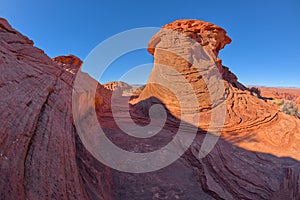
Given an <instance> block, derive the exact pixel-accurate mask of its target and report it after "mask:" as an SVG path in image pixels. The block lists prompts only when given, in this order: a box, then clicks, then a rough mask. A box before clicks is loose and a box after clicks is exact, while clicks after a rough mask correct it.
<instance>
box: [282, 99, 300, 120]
mask: <svg viewBox="0 0 300 200" xmlns="http://www.w3.org/2000/svg"><path fill="white" fill-rule="evenodd" d="M281 111H282V112H284V113H285V114H288V115H292V116H295V117H297V118H300V113H299V111H298V107H297V105H296V104H294V103H293V102H291V101H283V103H282V105H281Z"/></svg>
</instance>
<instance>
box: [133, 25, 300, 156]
mask: <svg viewBox="0 0 300 200" xmlns="http://www.w3.org/2000/svg"><path fill="white" fill-rule="evenodd" d="M230 41H231V39H230V38H229V37H228V36H227V35H226V32H225V30H223V29H222V28H220V27H218V26H216V25H214V24H211V23H208V22H203V21H200V20H178V21H175V22H172V23H170V24H168V25H165V26H164V27H163V28H162V30H161V31H160V32H159V33H157V34H156V35H155V36H154V37H153V38H152V39H151V41H150V42H149V48H148V50H149V52H150V53H152V54H153V55H154V67H153V70H152V72H151V74H150V78H149V83H148V84H147V85H146V87H145V89H144V90H143V91H142V92H141V95H140V96H139V98H137V99H135V100H134V101H132V103H134V104H136V105H137V107H139V106H142V107H143V106H145V101H144V100H145V99H148V98H150V97H152V96H154V97H156V98H157V99H159V100H160V101H162V102H163V104H165V105H166V107H167V108H168V109H169V110H170V112H171V113H172V114H173V115H174V116H176V117H178V118H180V115H181V113H180V111H182V110H185V109H187V110H188V108H186V107H185V108H182V107H180V105H179V103H178V100H177V99H176V96H175V95H174V93H173V92H172V91H169V90H167V89H166V88H165V87H162V86H161V85H159V84H153V83H152V82H155V81H153V79H154V80H155V79H160V80H161V79H165V80H166V81H164V82H163V84H166V85H167V87H171V86H172V85H176V84H177V85H176V88H178V90H180V92H181V94H183V92H184V91H182V90H184V89H182V88H185V87H186V83H183V82H179V81H178V77H179V76H184V78H185V79H187V80H188V83H189V84H190V85H191V86H192V88H193V90H192V91H188V92H190V93H189V94H184V95H187V97H188V98H191V97H190V96H192V95H196V96H197V99H198V103H199V110H191V111H187V112H194V113H198V112H199V111H200V122H199V127H200V128H202V129H204V130H207V129H208V128H209V125H210V123H211V115H212V110H213V108H214V107H217V106H218V104H219V103H221V102H226V119H225V123H224V125H223V129H222V136H223V137H224V138H226V139H227V140H230V141H234V142H235V144H236V145H239V146H240V147H243V148H246V149H249V150H252V151H260V152H265V153H270V154H273V155H276V156H288V157H292V158H296V159H300V154H299V152H298V149H299V148H300V146H299V145H298V144H296V143H294V141H295V140H294V138H299V136H298V133H299V131H300V130H299V127H300V126H299V125H300V124H299V123H300V121H299V120H297V119H294V118H290V117H289V116H286V115H285V114H283V113H281V112H279V111H278V110H277V109H276V108H274V107H273V106H272V105H270V104H268V103H266V102H265V101H263V100H262V99H259V98H257V97H255V96H252V95H251V94H250V91H248V90H247V89H246V87H245V86H243V85H242V84H240V83H238V82H237V78H236V76H235V75H233V74H232V73H231V72H230V71H229V70H228V68H227V67H224V66H222V64H221V59H219V58H218V52H219V50H220V49H222V48H224V46H225V45H226V44H228V43H230ZM199 45H201V47H203V48H199ZM199 51H201V52H199ZM206 61H210V62H213V63H214V64H215V66H216V67H211V66H212V65H211V64H210V63H209V64H207V63H205V62H206ZM168 67H169V68H173V69H175V70H176V71H177V72H179V73H177V74H175V75H174V74H171V73H170V72H168V71H166V69H167V68H168ZM216 69H217V70H219V74H221V77H220V76H219V74H218V73H217V72H215V70H216ZM164 72H165V73H164ZM199 72H200V73H199ZM174 77H175V78H174ZM221 79H223V80H221ZM218 82H221V84H220V83H219V84H218ZM216 85H218V87H217V88H216ZM219 86H222V87H224V88H221V87H219ZM176 92H177V91H176ZM191 93H194V94H191ZM214 93H217V95H215V94H214ZM166 94H167V95H166ZM213 95H215V96H214V97H213V98H212V96H213ZM213 101H214V102H213ZM139 102H143V103H142V104H141V103H140V105H138V104H139ZM193 103H194V102H192V104H193ZM148 104H149V103H148ZM150 105H151V103H150ZM194 124H195V125H197V124H196V123H194ZM278 147H279V148H278Z"/></svg>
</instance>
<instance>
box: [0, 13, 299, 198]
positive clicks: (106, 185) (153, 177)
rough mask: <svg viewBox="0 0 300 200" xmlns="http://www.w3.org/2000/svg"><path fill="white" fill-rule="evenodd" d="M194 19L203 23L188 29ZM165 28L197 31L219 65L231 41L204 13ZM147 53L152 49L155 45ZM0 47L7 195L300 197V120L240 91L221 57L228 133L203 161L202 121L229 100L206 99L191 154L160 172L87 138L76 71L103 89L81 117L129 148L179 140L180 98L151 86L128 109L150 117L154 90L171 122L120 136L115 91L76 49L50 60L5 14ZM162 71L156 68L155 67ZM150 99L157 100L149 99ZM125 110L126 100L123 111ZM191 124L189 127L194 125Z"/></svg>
mask: <svg viewBox="0 0 300 200" xmlns="http://www.w3.org/2000/svg"><path fill="white" fill-rule="evenodd" d="M192 24H196V25H195V27H198V28H195V29H191V27H193V26H192ZM197 24H198V25H197ZM166 27H176V29H177V28H180V27H182V29H183V30H186V29H188V30H190V29H191V30H190V31H191V33H189V34H190V35H192V36H193V35H196V36H197V35H198V36H199V37H200V36H201V38H202V39H201V41H202V42H200V43H199V44H200V45H203V46H204V50H205V51H206V53H207V55H208V56H209V58H210V59H209V60H210V61H211V59H212V61H214V62H216V63H220V61H219V59H218V58H217V53H218V51H219V50H220V49H221V48H223V47H224V45H225V44H226V43H228V42H229V41H230V39H229V38H228V37H227V36H226V35H225V31H224V30H222V29H220V28H218V27H217V26H215V25H212V24H209V23H205V22H201V21H198V20H192V21H191V20H181V21H180V24H179V21H177V22H173V23H171V24H170V25H167V26H166ZM201 27H203V28H201ZM196 29H200V30H196ZM199 33H200V34H199ZM159 34H160V33H159ZM211 34H212V37H210V35H211ZM171 36H172V35H171ZM198 36H197V37H198ZM166 37H167V36H166ZM150 44H151V42H150ZM196 45H198V44H196ZM151 48H152V47H151ZM151 48H150V49H151ZM149 51H150V52H151V51H152V52H154V50H153V49H152V50H149ZM0 52H1V53H0V55H1V59H0V97H1V100H0V110H1V112H0V134H1V137H0V171H1V173H0V197H1V199H120V200H121V199H122V200H124V199H125V200H126V199H128V200H129V199H130V200H132V199H149V200H150V199H191V200H194V199H299V198H300V188H299V186H300V171H299V169H300V165H299V160H300V157H299V144H300V143H299V137H300V136H299V135H298V133H299V121H300V120H298V121H297V119H295V118H293V117H291V116H287V115H284V114H282V113H279V112H278V111H277V110H276V109H274V108H273V107H272V106H271V105H269V104H267V103H265V102H264V101H263V100H261V99H258V98H256V97H254V96H252V95H251V94H250V92H248V91H247V90H243V86H242V85H241V84H239V83H238V82H237V79H235V78H234V77H235V76H233V75H232V77H231V78H225V77H226V76H227V75H228V73H229V72H224V71H226V70H227V69H226V68H224V67H223V68H221V67H222V66H220V64H217V66H218V70H220V71H221V74H222V77H223V79H225V80H223V79H222V81H223V82H224V86H225V92H224V94H225V96H224V97H225V98H226V110H227V112H226V113H227V118H226V121H225V126H224V128H223V132H222V138H221V139H220V140H218V142H217V144H216V146H215V147H214V149H213V150H212V151H211V152H210V153H209V154H208V156H206V157H205V158H203V159H199V158H198V154H197V153H198V150H199V148H200V147H201V144H202V141H203V139H204V137H205V136H206V134H207V133H206V131H205V128H206V126H207V123H208V122H207V121H205V120H206V119H207V118H208V117H205V116H206V115H207V116H209V115H210V112H211V109H213V108H214V107H213V106H214V105H215V106H217V105H218V103H220V102H221V103H222V101H217V102H211V101H205V102H204V104H202V105H203V107H202V108H204V107H205V106H207V107H206V109H199V110H200V111H201V113H202V115H203V116H204V117H203V118H204V120H203V122H202V123H200V125H199V127H200V128H199V127H197V128H199V130H198V132H197V135H196V138H195V140H194V143H193V144H192V145H191V146H190V148H189V149H188V150H187V151H186V152H185V153H184V155H183V156H181V157H180V158H179V159H178V160H177V161H176V162H174V163H173V164H171V165H170V166H168V167H166V168H163V169H161V170H158V171H155V172H150V173H144V174H134V173H125V172H119V171H116V170H114V169H112V168H110V167H108V166H105V165H103V164H102V163H100V162H99V161H97V160H96V159H95V158H94V157H93V156H92V155H91V154H90V152H89V151H87V150H86V148H85V146H84V145H83V144H82V142H81V138H80V135H79V134H78V133H79V132H78V130H77V127H75V125H74V116H73V115H72V89H73V83H74V80H75V74H76V73H77V75H78V73H79V74H81V75H79V76H82V77H83V78H82V80H84V81H83V82H81V83H82V84H83V85H81V86H82V87H81V88H89V87H93V86H95V85H96V88H97V89H96V94H91V93H88V92H89V91H88V90H87V91H84V90H80V91H77V94H78V99H77V100H78V101H79V102H80V109H81V110H82V111H84V112H82V113H81V114H82V115H80V116H79V118H82V119H90V120H87V121H88V122H90V123H92V124H94V123H98V121H99V123H100V124H101V125H103V127H104V130H105V133H106V135H107V136H108V137H109V138H110V139H111V140H112V141H113V142H114V143H115V144H116V145H118V146H120V147H122V148H123V149H126V150H128V151H131V152H145V151H153V150H156V149H157V148H159V147H161V146H163V145H165V144H167V143H168V142H169V141H170V140H172V137H173V136H174V134H176V131H177V129H178V126H179V123H180V116H178V117H179V118H178V117H176V113H177V112H178V108H177V107H176V106H177V105H176V102H175V103H173V102H172V103H170V102H168V101H169V100H168V98H167V97H164V96H162V95H161V94H162V91H160V88H157V87H156V86H155V87H152V86H151V87H149V86H146V88H145V89H143V91H142V93H141V96H140V97H138V98H137V99H139V100H141V101H143V100H144V101H145V102H146V103H142V104H140V102H136V104H137V105H139V106H136V105H133V106H131V107H130V108H131V109H132V110H131V112H132V116H133V117H134V120H135V122H136V123H138V124H141V125H145V124H147V123H149V116H147V114H146V113H147V112H148V110H147V108H148V107H149V106H151V103H152V102H153V99H154V97H156V98H155V102H156V103H161V104H165V105H166V108H167V109H170V110H169V112H167V113H168V117H167V123H166V125H165V126H164V127H163V129H162V130H161V131H160V132H159V134H158V135H156V136H155V137H153V138H147V139H137V138H134V137H131V136H128V135H126V133H123V132H122V130H120V129H119V128H118V126H117V124H116V123H115V118H114V117H115V116H112V115H111V108H110V96H111V91H109V90H107V89H105V88H104V87H103V86H102V85H100V84H99V83H97V82H96V81H95V80H93V79H91V78H90V77H89V76H88V75H87V74H84V73H82V72H81V71H80V70H78V66H79V65H80V64H79V63H80V62H79V61H78V60H77V59H76V58H74V57H73V56H72V57H71V58H70V57H69V56H67V57H59V58H55V59H54V60H52V59H50V58H49V57H48V56H46V55H45V54H44V53H43V51H42V50H40V49H38V48H36V47H34V46H33V42H32V41H31V40H29V39H28V38H27V37H25V36H23V35H21V34H20V33H18V32H17V31H15V30H14V29H13V28H12V27H11V26H10V25H9V24H8V23H7V21H6V20H4V19H0ZM161 53H163V54H162V55H166V54H165V52H161ZM188 55H189V54H188ZM156 56H158V60H157V57H156ZM168 56H170V57H166V59H165V60H164V59H163V58H160V55H159V52H156V50H155V52H154V57H155V65H156V63H161V62H163V63H165V64H169V62H170V63H171V61H170V60H169V59H170V58H175V60H177V58H176V57H174V55H168ZM192 58H193V57H192ZM193 59H194V58H193ZM178 60H180V58H179V59H178ZM74 61H75V62H74ZM78 64H79V65H78ZM170 65H171V66H174V67H177V69H178V70H181V71H180V72H183V71H184V70H190V71H189V72H192V71H191V68H192V66H190V64H189V63H188V62H186V61H185V60H184V61H183V62H181V61H180V62H179V61H178V63H177V64H176V65H175V64H170ZM187 67H190V68H187ZM156 70H158V69H157V68H156V66H154V69H153V71H154V72H155V73H156ZM154 72H153V73H154ZM226 73H227V75H226ZM164 76H166V75H164ZM230 76H231V75H230ZM198 78H199V77H198ZM218 78H220V77H218ZM228 79H229V80H228ZM171 80H172V79H171ZM189 81H191V82H192V83H193V88H195V89H197V87H200V88H203V90H200V89H199V88H198V89H199V90H197V91H199V96H198V97H201V98H202V97H203V99H205V98H204V97H205V95H207V94H205V93H206V92H207V89H206V88H205V87H206V86H205V84H203V83H202V82H201V81H199V80H198V79H197V77H196V76H192V77H191V79H190V80H189ZM147 87H148V88H147ZM153 88H156V89H158V90H157V91H154V90H153ZM182 89H184V88H182ZM164 92H168V91H164ZM143 93H144V94H143ZM165 94H168V93H165ZM148 97H152V98H151V101H150V100H148ZM201 98H200V99H201ZM198 99H199V98H198ZM221 100H223V99H221ZM120 101H122V97H120ZM200 103H201V102H200ZM141 105H146V106H145V107H140V106H141ZM125 106H128V104H127V105H125ZM94 107H96V111H97V113H98V121H93V120H95V119H92V118H91V112H90V111H91V109H93V108H94ZM122 109H123V108H122V106H121V105H120V111H122ZM137 109H139V110H137ZM120 113H121V114H122V112H120ZM172 113H174V115H173V114H172ZM121 114H120V116H119V118H121V119H122V120H123V122H124V123H125V124H126V123H127V122H128V119H127V118H122V115H121ZM156 120H157V121H155V120H154V123H159V120H160V119H159V117H158V118H157V119H156ZM92 124H84V126H86V127H90V125H92ZM189 126H191V125H189ZM201 127H202V128H201ZM185 128H186V130H189V129H188V128H190V127H185ZM94 136H95V137H94ZM90 137H91V138H93V137H94V138H95V140H94V142H95V144H96V145H97V139H98V136H97V135H91V136H90ZM280 156H285V157H282V158H281V157H280ZM150 164H151V163H150Z"/></svg>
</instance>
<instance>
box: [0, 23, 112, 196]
mask: <svg viewBox="0 0 300 200" xmlns="http://www.w3.org/2000/svg"><path fill="white" fill-rule="evenodd" d="M0 52H1V53H0V55H1V59H0V60H1V61H0V74H1V76H0V97H1V98H0V99H1V100H0V110H1V113H0V135H1V137H0V171H1V173H0V196H1V199H111V195H112V194H111V193H110V172H109V170H108V169H107V168H106V167H105V166H101V165H98V166H96V167H95V165H96V164H91V162H95V161H91V155H90V154H89V153H88V152H87V151H86V150H85V149H84V148H80V144H81V143H80V141H79V140H78V136H77V133H76V129H75V128H74V125H73V119H72V112H71V111H72V109H71V106H72V103H71V102H72V99H71V94H72V82H73V79H74V75H73V74H72V73H70V72H68V71H66V70H65V69H64V68H62V67H61V66H60V65H59V64H57V63H55V62H53V61H52V60H51V58H49V57H48V56H47V55H45V54H44V53H43V51H42V50H40V49H38V48H36V47H33V42H32V41H31V40H29V39H28V38H27V37H25V36H23V35H21V34H20V33H19V32H17V31H15V30H14V29H13V28H12V27H11V26H10V25H9V24H8V23H7V21H6V20H5V19H2V18H1V19H0ZM90 173H92V174H93V176H90ZM103 177H107V178H105V180H103ZM101 191H102V192H101ZM103 191H105V192H103Z"/></svg>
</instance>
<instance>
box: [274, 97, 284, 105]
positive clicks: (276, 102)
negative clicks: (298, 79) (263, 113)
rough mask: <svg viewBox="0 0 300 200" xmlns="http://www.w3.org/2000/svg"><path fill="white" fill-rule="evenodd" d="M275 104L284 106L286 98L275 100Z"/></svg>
mask: <svg viewBox="0 0 300 200" xmlns="http://www.w3.org/2000/svg"><path fill="white" fill-rule="evenodd" d="M273 104H275V105H277V106H282V105H283V104H284V99H281V100H280V101H274V102H273Z"/></svg>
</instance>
